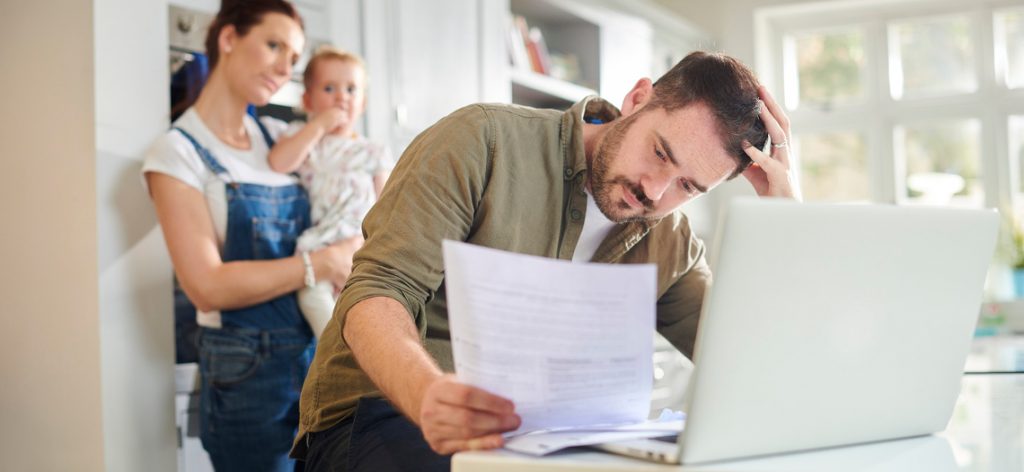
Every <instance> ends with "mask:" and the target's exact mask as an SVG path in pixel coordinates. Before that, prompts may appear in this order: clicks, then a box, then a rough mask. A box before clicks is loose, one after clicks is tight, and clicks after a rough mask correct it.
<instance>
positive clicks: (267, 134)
mask: <svg viewBox="0 0 1024 472" xmlns="http://www.w3.org/2000/svg"><path fill="white" fill-rule="evenodd" d="M252 118H253V119H254V120H256V126H259V127H260V134H262V135H263V140H264V141H266V142H267V149H270V148H272V147H274V138H271V137H270V131H267V127H266V126H263V122H262V121H260V119H259V118H257V117H255V116H253V117H252Z"/></svg>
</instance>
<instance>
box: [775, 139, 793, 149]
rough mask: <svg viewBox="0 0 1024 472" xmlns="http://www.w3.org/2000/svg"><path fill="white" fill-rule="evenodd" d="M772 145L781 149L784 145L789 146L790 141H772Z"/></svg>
mask: <svg viewBox="0 0 1024 472" xmlns="http://www.w3.org/2000/svg"><path fill="white" fill-rule="evenodd" d="M772 147H773V148H775V149H781V148H784V147H789V141H785V140H784V141H782V142H781V143H772Z"/></svg>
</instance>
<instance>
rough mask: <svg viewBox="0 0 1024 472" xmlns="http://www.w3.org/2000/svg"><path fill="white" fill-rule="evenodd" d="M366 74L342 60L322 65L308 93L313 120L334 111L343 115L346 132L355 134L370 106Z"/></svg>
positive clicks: (329, 61) (307, 97)
mask: <svg viewBox="0 0 1024 472" xmlns="http://www.w3.org/2000/svg"><path fill="white" fill-rule="evenodd" d="M365 85H366V72H365V71H364V70H363V68H362V67H360V66H359V65H358V64H355V63H352V62H349V61H342V60H338V59H326V60H322V61H320V62H319V63H318V64H317V65H316V69H315V70H314V71H313V80H312V81H311V87H310V88H309V89H308V90H306V110H307V111H308V112H309V113H310V115H312V116H316V115H318V114H320V113H323V112H324V111H325V110H328V109H330V108H337V109H340V110H341V111H342V114H343V115H344V117H345V118H346V119H345V121H344V123H343V124H342V126H341V127H342V128H343V129H342V130H341V131H344V132H346V133H347V132H348V131H351V129H352V127H353V126H354V125H355V122H356V120H357V119H358V118H359V116H360V115H362V113H363V109H364V106H365V104H366V91H365Z"/></svg>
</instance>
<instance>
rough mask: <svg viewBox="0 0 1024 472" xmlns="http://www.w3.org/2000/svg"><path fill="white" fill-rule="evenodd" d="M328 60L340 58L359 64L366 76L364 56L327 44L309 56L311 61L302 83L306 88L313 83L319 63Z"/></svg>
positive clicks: (343, 60) (342, 60) (303, 75)
mask: <svg viewBox="0 0 1024 472" xmlns="http://www.w3.org/2000/svg"><path fill="white" fill-rule="evenodd" d="M327 60H338V61H341V62H347V63H350V64H354V65H356V66H359V68H360V69H362V70H363V77H364V78H365V77H366V63H365V62H364V61H363V58H362V57H359V55H358V54H356V53H353V52H348V51H346V50H344V49H339V48H336V47H334V46H330V45H327V44H325V45H323V46H320V47H318V48H316V52H314V53H313V57H311V58H309V63H308V64H306V70H305V71H303V72H302V83H303V84H304V85H305V86H306V88H309V87H310V86H311V85H312V83H313V74H314V73H316V67H317V65H319V64H320V63H321V62H323V61H327ZM365 81H366V80H364V82H365ZM363 86H364V87H365V86H366V84H363Z"/></svg>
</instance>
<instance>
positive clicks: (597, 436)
mask: <svg viewBox="0 0 1024 472" xmlns="http://www.w3.org/2000/svg"><path fill="white" fill-rule="evenodd" d="M683 423H684V420H671V421H647V422H644V423H638V424H630V425H624V426H612V427H608V428H601V429H588V428H584V429H573V430H571V431H538V432H533V433H529V434H524V435H522V436H516V437H513V438H508V439H507V440H506V441H505V449H508V450H511V451H516V452H521V453H523V454H530V455H534V456H542V455H544V454H550V453H552V452H556V451H560V450H562V449H565V448H568V447H573V446H590V445H593V444H601V443H608V442H615V441H626V440H630V439H645V438H657V437H662V436H676V435H678V434H679V433H680V432H682V431H683Z"/></svg>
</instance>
